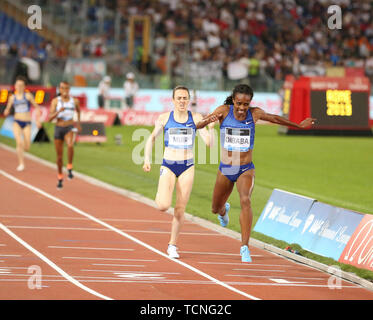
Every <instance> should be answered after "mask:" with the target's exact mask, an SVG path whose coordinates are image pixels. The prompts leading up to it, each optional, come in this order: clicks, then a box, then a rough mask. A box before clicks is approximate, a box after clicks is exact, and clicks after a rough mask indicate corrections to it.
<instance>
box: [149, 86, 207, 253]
mask: <svg viewBox="0 0 373 320" xmlns="http://www.w3.org/2000/svg"><path fill="white" fill-rule="evenodd" d="M172 98H173V104H174V110H173V111H171V112H166V113H163V114H161V115H160V116H159V117H158V119H157V121H156V123H155V128H154V130H153V132H152V134H151V135H150V137H149V138H148V140H147V142H146V145H145V159H144V165H143V169H144V171H145V172H149V171H150V170H151V153H152V148H153V144H154V141H155V139H156V137H157V136H158V135H159V134H161V133H162V132H164V143H165V150H164V154H163V163H162V166H161V168H160V176H159V182H158V190H157V195H156V197H155V202H156V204H157V206H158V208H159V209H160V210H162V211H167V210H168V209H169V208H170V206H171V203H172V195H173V191H174V188H175V183H176V204H175V209H174V217H173V220H172V227H171V236H170V241H169V243H168V248H167V253H168V255H169V257H171V258H179V254H178V252H177V247H176V244H177V240H178V237H179V234H180V230H181V227H182V225H183V222H184V212H185V208H186V205H187V203H188V200H189V196H190V193H191V191H192V186H193V180H194V155H193V145H194V140H195V135H196V125H195V124H196V123H197V122H199V121H202V115H201V114H199V113H194V112H191V111H189V110H188V106H189V102H190V94H189V89H188V88H186V87H183V86H178V87H176V88H175V89H174V90H173V94H172ZM213 127H214V123H210V124H209V131H208V130H206V129H202V130H199V133H200V135H201V137H202V139H203V141H204V142H205V143H206V145H207V146H212V145H213V141H214V130H213Z"/></svg>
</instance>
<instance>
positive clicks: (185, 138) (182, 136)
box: [164, 111, 196, 149]
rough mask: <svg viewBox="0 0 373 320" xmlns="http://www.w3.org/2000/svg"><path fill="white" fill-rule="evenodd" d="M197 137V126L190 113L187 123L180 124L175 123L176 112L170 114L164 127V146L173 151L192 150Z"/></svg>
mask: <svg viewBox="0 0 373 320" xmlns="http://www.w3.org/2000/svg"><path fill="white" fill-rule="evenodd" d="M195 136H196V125H195V123H194V121H193V116H192V113H191V112H190V111H188V120H187V122H184V123H180V122H177V121H175V118H174V112H173V111H171V112H170V116H169V118H168V121H167V123H166V125H165V126H164V144H165V146H166V147H170V148H173V149H192V148H193V144H194V139H195Z"/></svg>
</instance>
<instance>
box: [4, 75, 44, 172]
mask: <svg viewBox="0 0 373 320" xmlns="http://www.w3.org/2000/svg"><path fill="white" fill-rule="evenodd" d="M14 89H15V91H14V95H12V96H11V97H10V98H9V100H8V104H7V106H6V108H5V110H4V116H5V117H7V116H8V115H9V114H10V110H11V107H12V106H13V107H14V123H13V133H14V138H15V140H16V149H17V157H18V167H17V169H16V170H17V171H23V170H24V169H25V157H24V152H25V151H28V150H29V149H30V146H31V105H33V106H34V107H35V108H36V125H37V127H38V128H41V123H40V107H39V105H38V104H37V103H36V102H35V100H34V97H33V95H32V94H31V93H30V92H27V91H26V79H25V78H24V77H21V76H19V77H17V78H16V81H15V84H14Z"/></svg>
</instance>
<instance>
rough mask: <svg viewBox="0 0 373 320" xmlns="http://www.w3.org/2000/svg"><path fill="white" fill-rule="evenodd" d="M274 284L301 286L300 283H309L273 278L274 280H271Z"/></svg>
mask: <svg viewBox="0 0 373 320" xmlns="http://www.w3.org/2000/svg"><path fill="white" fill-rule="evenodd" d="M269 280H271V281H273V282H276V283H280V284H300V283H307V282H303V281H288V280H285V279H277V278H272V279H269Z"/></svg>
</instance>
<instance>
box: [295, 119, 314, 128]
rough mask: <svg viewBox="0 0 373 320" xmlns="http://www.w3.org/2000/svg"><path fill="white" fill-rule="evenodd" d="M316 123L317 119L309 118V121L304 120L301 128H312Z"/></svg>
mask: <svg viewBox="0 0 373 320" xmlns="http://www.w3.org/2000/svg"><path fill="white" fill-rule="evenodd" d="M315 122H316V119H315V118H307V119H304V120H303V121H302V122H301V123H300V124H299V126H300V127H301V128H308V127H311V126H312V125H313V124H315Z"/></svg>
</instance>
